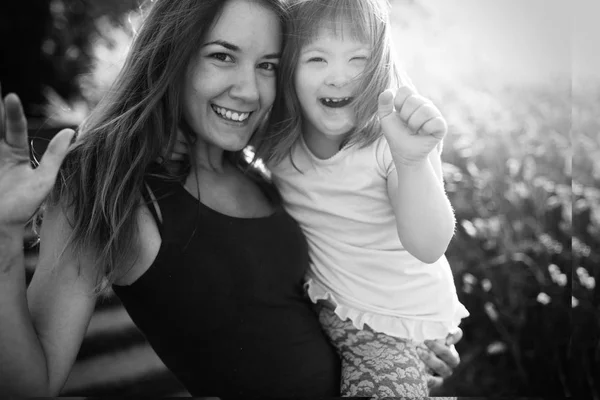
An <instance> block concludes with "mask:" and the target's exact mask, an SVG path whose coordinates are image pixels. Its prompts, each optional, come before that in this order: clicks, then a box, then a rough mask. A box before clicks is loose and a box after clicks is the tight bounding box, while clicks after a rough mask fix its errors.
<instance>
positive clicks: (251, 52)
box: [182, 0, 282, 151]
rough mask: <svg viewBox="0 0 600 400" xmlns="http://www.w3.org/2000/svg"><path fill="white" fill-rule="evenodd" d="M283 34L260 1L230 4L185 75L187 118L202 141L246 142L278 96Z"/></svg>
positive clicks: (232, 146) (229, 145)
mask: <svg viewBox="0 0 600 400" xmlns="http://www.w3.org/2000/svg"><path fill="white" fill-rule="evenodd" d="M281 35H282V33H281V26H280V21H279V18H278V17H277V15H276V14H275V13H274V12H273V11H272V10H270V9H269V8H267V7H266V6H264V5H262V4H261V3H260V2H259V1H251V0H229V1H228V2H227V4H226V5H225V7H224V8H223V13H222V15H221V16H220V17H218V18H217V20H216V22H215V24H214V26H213V27H212V29H210V30H209V32H208V34H207V35H206V38H205V40H204V42H203V43H201V45H200V51H199V53H198V55H197V57H196V58H194V59H192V61H191V64H190V66H189V67H188V70H187V72H186V76H185V81H184V87H183V91H182V93H183V112H184V118H185V119H186V122H187V123H188V125H189V126H190V127H191V128H192V130H193V131H194V132H195V133H196V135H198V137H199V139H202V140H204V141H205V142H206V143H207V144H210V145H214V146H217V147H219V148H222V149H224V150H229V151H236V150H240V149H242V148H244V147H245V146H246V144H247V143H248V141H249V140H250V138H251V136H252V133H253V132H254V131H255V130H256V128H257V127H258V125H259V124H260V122H261V121H262V120H263V118H264V116H265V114H266V113H267V112H268V111H269V110H270V108H271V105H272V104H273V101H274V99H275V90H276V87H275V85H276V79H275V74H276V68H277V65H278V62H279V56H280V51H281Z"/></svg>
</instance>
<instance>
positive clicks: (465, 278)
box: [463, 272, 477, 285]
mask: <svg viewBox="0 0 600 400" xmlns="http://www.w3.org/2000/svg"><path fill="white" fill-rule="evenodd" d="M463 282H464V283H467V284H469V285H474V284H476V283H477V278H475V276H473V274H470V273H468V272H467V273H466V274H464V275H463Z"/></svg>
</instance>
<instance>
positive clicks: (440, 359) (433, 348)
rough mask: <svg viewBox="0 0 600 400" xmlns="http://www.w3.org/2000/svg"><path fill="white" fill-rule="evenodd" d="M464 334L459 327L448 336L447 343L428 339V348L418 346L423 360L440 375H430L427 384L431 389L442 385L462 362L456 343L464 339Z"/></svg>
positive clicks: (426, 342) (426, 343) (426, 344)
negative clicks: (455, 346)
mask: <svg viewBox="0 0 600 400" xmlns="http://www.w3.org/2000/svg"><path fill="white" fill-rule="evenodd" d="M462 335H463V332H462V330H461V329H460V328H458V330H457V331H456V332H454V333H452V334H449V335H448V336H447V337H446V341H445V343H444V341H443V340H440V341H436V340H426V341H425V346H426V347H427V349H423V348H421V347H419V348H417V350H418V353H419V357H421V360H423V362H424V363H425V365H427V366H428V367H429V369H431V370H432V371H433V372H434V373H435V374H436V375H438V376H433V375H429V376H428V378H427V385H428V386H429V389H430V390H431V389H435V388H438V387H440V386H441V385H442V383H443V382H444V379H445V378H448V377H450V375H452V372H453V371H454V369H455V368H456V367H457V366H458V364H459V363H460V356H459V355H458V352H457V351H456V349H455V348H454V345H455V344H456V343H458V342H459V341H460V339H462Z"/></svg>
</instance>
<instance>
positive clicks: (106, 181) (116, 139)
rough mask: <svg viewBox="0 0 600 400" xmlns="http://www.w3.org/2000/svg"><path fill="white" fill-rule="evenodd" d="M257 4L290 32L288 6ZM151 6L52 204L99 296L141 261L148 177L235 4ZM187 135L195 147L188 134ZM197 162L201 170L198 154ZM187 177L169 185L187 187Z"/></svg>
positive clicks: (169, 144)
mask: <svg viewBox="0 0 600 400" xmlns="http://www.w3.org/2000/svg"><path fill="white" fill-rule="evenodd" d="M255 1H256V3H258V4H262V5H265V6H266V7H268V8H269V9H270V10H273V11H274V12H275V13H276V14H277V16H278V17H279V18H280V20H281V26H282V29H285V26H286V23H287V21H286V16H287V10H286V7H285V3H284V2H283V0H255ZM151 2H152V3H153V4H151V5H149V11H148V13H147V15H146V17H145V19H144V22H143V24H142V26H141V28H140V30H139V32H138V33H137V35H136V37H135V38H134V40H133V43H132V45H131V49H130V51H129V53H128V56H127V59H126V61H125V64H124V66H123V68H122V70H121V72H120V74H119V76H118V77H117V79H116V80H115V82H114V84H113V85H112V87H111V89H110V90H109V92H108V93H107V94H106V95H105V96H104V98H103V99H102V100H101V101H100V103H99V104H98V106H97V107H96V108H95V109H94V110H93V112H92V113H91V114H90V116H89V117H88V118H87V120H86V121H85V122H84V123H83V124H82V125H81V126H80V128H79V135H78V138H77V140H76V142H75V143H74V144H73V146H72V149H71V151H70V152H69V154H68V156H67V158H66V160H65V162H64V164H63V167H62V170H61V176H60V178H59V179H58V181H57V184H56V185H55V188H54V190H53V193H52V196H51V197H50V201H52V202H54V203H60V204H61V205H63V206H64V207H65V211H68V212H66V215H67V217H68V219H69V222H70V224H71V227H72V234H71V235H70V237H69V239H68V241H67V243H66V245H65V249H67V248H70V249H71V250H72V252H73V254H75V255H78V254H83V253H85V254H89V255H91V256H92V257H93V258H92V259H94V260H95V262H96V265H95V271H96V272H97V283H98V286H97V288H96V291H97V292H100V291H102V289H103V288H106V287H107V286H108V285H110V284H112V283H114V281H115V279H116V278H117V275H116V274H117V273H118V272H121V273H122V272H123V271H124V270H123V269H122V268H123V267H126V266H127V265H129V266H132V265H133V263H134V261H135V257H136V255H135V254H131V252H132V249H136V248H138V247H137V246H134V245H135V238H138V237H139V235H138V231H137V223H136V210H137V209H138V207H139V204H140V199H141V193H142V190H143V186H144V177H145V176H147V174H149V173H150V166H151V164H152V163H153V162H154V161H155V160H156V159H157V158H159V157H160V156H162V155H165V150H166V154H170V153H171V150H172V148H173V146H174V143H175V140H176V137H177V128H178V125H179V124H180V122H182V115H183V114H182V102H181V99H180V93H181V91H182V86H183V83H184V78H185V73H186V69H187V67H188V65H189V64H190V62H191V61H192V60H194V59H195V57H196V56H197V53H198V51H199V46H200V44H201V43H202V41H203V39H204V37H205V36H206V34H207V33H208V31H209V29H211V28H212V26H213V25H214V23H215V22H216V20H217V19H218V18H219V16H220V14H221V13H222V10H223V8H224V6H225V4H226V3H227V0H226V1H223V0H153V1H151ZM284 32H285V31H284ZM182 131H183V132H184V134H185V135H186V139H187V140H188V142H190V143H193V142H194V141H195V137H194V136H193V134H192V133H190V131H189V130H188V129H182ZM189 156H190V158H191V160H190V162H191V163H192V164H193V163H194V159H193V157H194V154H193V152H190V155H189ZM167 158H168V157H167ZM189 167H190V166H189V165H187V170H188V171H189ZM186 172H187V171H183V172H181V171H180V173H174V172H172V173H170V174H169V175H168V176H165V178H170V179H174V180H183V179H184V178H185V173H186Z"/></svg>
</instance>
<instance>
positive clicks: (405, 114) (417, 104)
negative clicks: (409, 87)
mask: <svg viewBox="0 0 600 400" xmlns="http://www.w3.org/2000/svg"><path fill="white" fill-rule="evenodd" d="M428 103H429V100H427V99H426V98H424V97H422V96H420V95H418V94H412V95H410V96H408V98H407V99H406V100H405V101H404V103H403V104H402V107H401V108H398V107H396V112H398V113H399V115H400V119H401V120H402V121H404V122H405V123H408V121H410V119H411V117H412V116H413V114H414V113H415V112H416V111H417V110H418V109H420V108H422V107H423V106H425V104H428ZM414 132H416V131H414Z"/></svg>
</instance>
